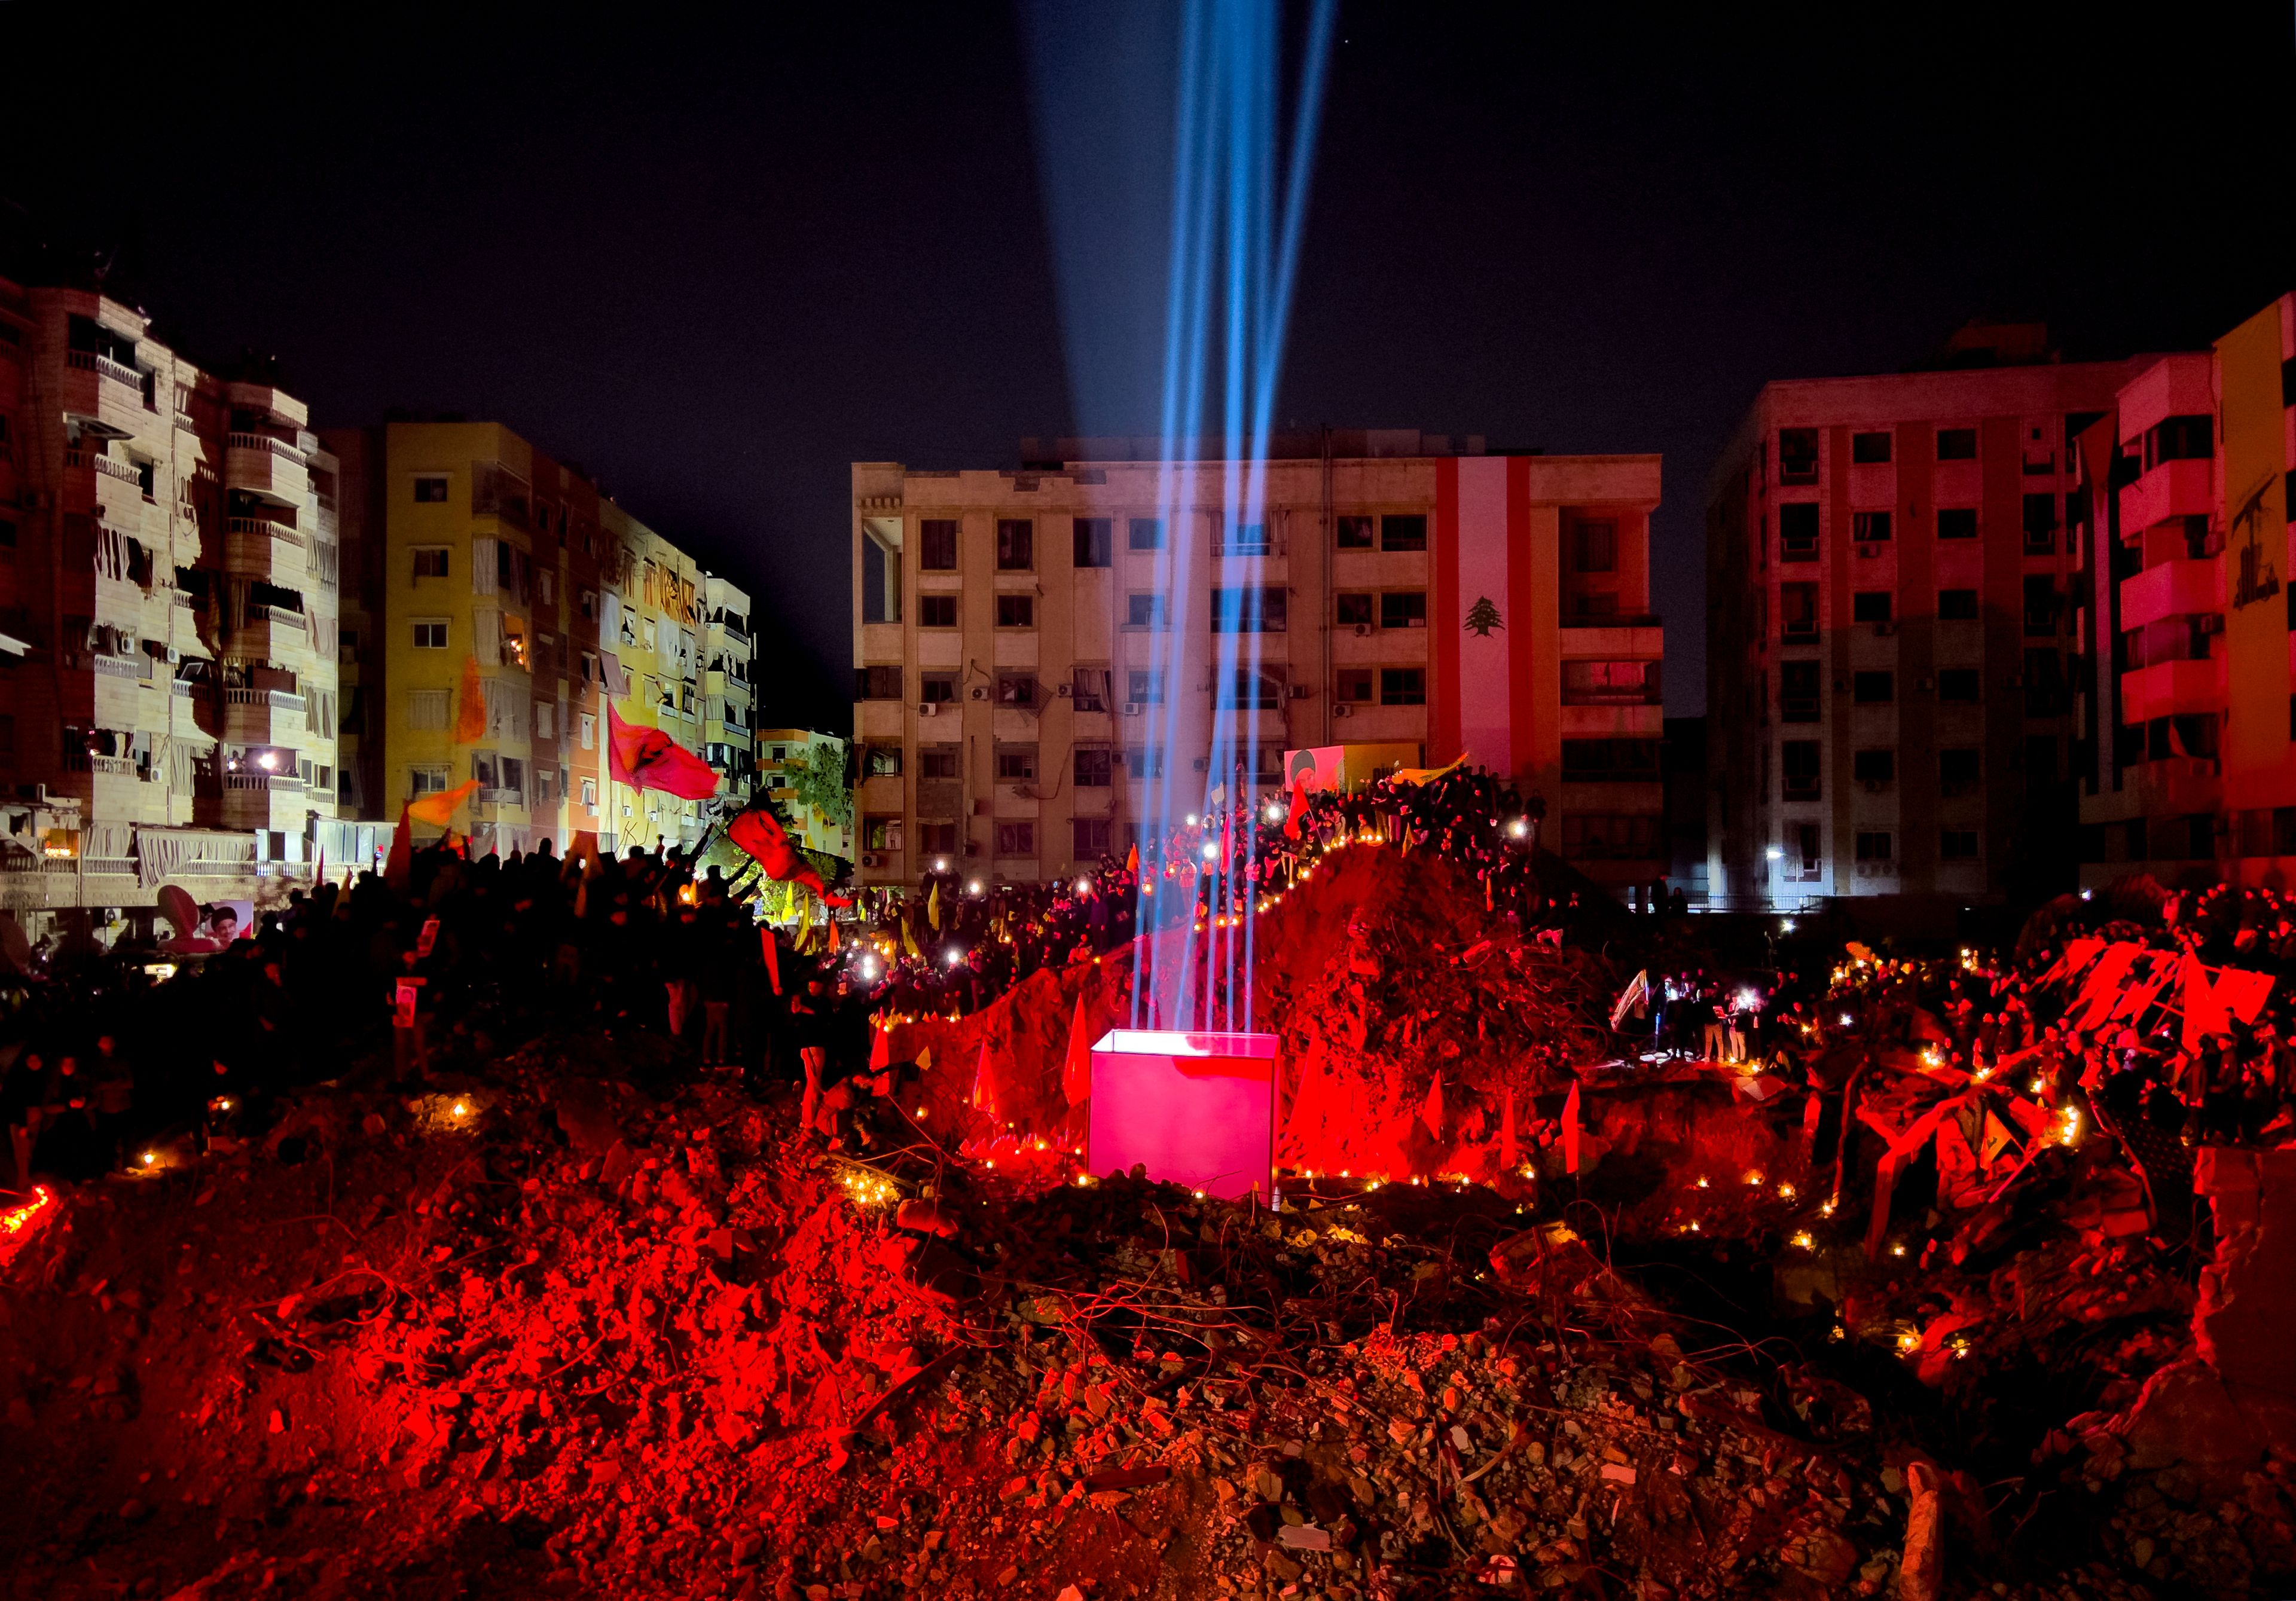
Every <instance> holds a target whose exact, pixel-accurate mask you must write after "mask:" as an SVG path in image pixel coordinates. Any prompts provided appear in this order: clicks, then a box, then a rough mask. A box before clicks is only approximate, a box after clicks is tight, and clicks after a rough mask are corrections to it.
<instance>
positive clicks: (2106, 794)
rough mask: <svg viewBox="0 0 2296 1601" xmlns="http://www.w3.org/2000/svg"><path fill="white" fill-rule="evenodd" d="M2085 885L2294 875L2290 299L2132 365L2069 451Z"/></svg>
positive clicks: (2294, 301) (2293, 362)
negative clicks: (2205, 339) (2137, 877)
mask: <svg viewBox="0 0 2296 1601" xmlns="http://www.w3.org/2000/svg"><path fill="white" fill-rule="evenodd" d="M2077 447H2078V452H2079V456H2078V461H2077V464H2076V465H2077V467H2078V469H2079V492H2078V494H2077V495H2076V497H2075V500H2076V504H2077V508H2078V512H2079V527H2078V530H2077V532H2078V534H2079V538H2080V541H2081V549H2082V554H2083V560H2082V565H2081V568H2080V570H2079V572H2077V573H2076V574H2075V575H2074V576H2075V579H2076V594H2075V597H2074V602H2073V604H2074V607H2075V611H2074V613H2073V620H2074V625H2075V629H2076V632H2077V636H2078V637H2079V642H2080V656H2079V660H2080V661H2082V663H2083V664H2084V665H2085V668H2086V669H2087V670H2085V671H2084V672H2083V674H2082V676H2081V679H2080V682H2079V684H2078V685H2077V686H2076V692H2077V699H2076V702H2075V707H2076V717H2077V718H2078V720H2079V728H2078V744H2077V747H2076V748H2077V750H2078V751H2079V753H2080V763H2079V779H2080V788H2081V794H2080V834H2079V838H2080V843H2081V868H2080V877H2081V883H2083V884H2084V885H2085V886H2091V887H2095V886H2100V885H2103V884H2105V883H2111V882H2112V880H2113V879H2116V878H2119V877H2121V876H2123V875H2125V874H2130V873H2139V872H2142V873H2149V874H2152V875H2153V877H2154V878H2156V879H2158V880H2160V882H2161V883H2164V884H2171V885H2177V884H2200V883H2218V882H2231V883H2250V884H2271V885H2273V886H2275V887H2284V886H2285V885H2286V884H2287V883H2289V882H2290V878H2291V874H2292V869H2296V738H2292V736H2296V667H2292V652H2296V591H2292V590H2291V588H2290V587H2289V580H2290V579H2291V577H2292V576H2296V562H2292V561H2291V556H2292V554H2296V550H2292V533H2296V525H2292V523H2291V521H2290V513H2291V510H2292V507H2291V497H2290V494H2289V488H2290V477H2291V473H2292V472H2296V295H2283V296H2282V297H2281V298H2280V299H2278V300H2275V301H2273V302H2272V303H2271V304H2270V305H2268V306H2267V307H2265V308H2263V309H2262V310H2260V311H2259V312H2258V313H2257V314H2256V315H2255V316H2251V317H2250V318H2249V319H2248V320H2246V321H2245V322H2243V323H2242V324H2240V326H2239V327H2237V328H2235V329H2233V330H2232V331H2231V332H2229V333H2226V335H2225V336H2224V337H2223V338H2222V339H2219V340H2218V341H2216V343H2215V346H2214V348H2213V349H2208V350H2198V351H2189V352H2180V353H2177V354H2175V355H2171V356H2165V357H2160V358H2158V359H2156V360H2150V361H2145V362H2142V363H2138V364H2136V368H2135V370H2134V371H2132V373H2131V374H2129V377H2128V381H2127V382H2125V383H2124V384H2123V385H2121V387H2120V389H2119V390H2116V391H2115V393H2114V395H2113V397H2112V406H2111V408H2110V409H2109V410H2108V411H2107V412H2106V414H2105V415H2103V416H2102V417H2100V418H2099V419H2097V420H2096V422H2095V423H2093V424H2092V425H2091V426H2090V427H2089V428H2088V429H2087V430H2086V431H2084V432H2083V433H2082V434H2081V435H2080V438H2079V440H2078V441H2077Z"/></svg>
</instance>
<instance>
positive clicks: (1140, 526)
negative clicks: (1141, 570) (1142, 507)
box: [1125, 517, 1164, 550]
mask: <svg viewBox="0 0 2296 1601" xmlns="http://www.w3.org/2000/svg"><path fill="white" fill-rule="evenodd" d="M1125 543H1126V545H1127V546H1129V547H1130V548H1132V549H1134V550H1161V549H1163V548H1164V520H1163V519H1162V518H1161V517H1135V518H1133V519H1132V520H1131V521H1130V523H1129V524H1128V526H1127V528H1126V530H1125Z"/></svg>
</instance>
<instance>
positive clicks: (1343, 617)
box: [1334, 588, 2296, 628]
mask: <svg viewBox="0 0 2296 1601" xmlns="http://www.w3.org/2000/svg"><path fill="white" fill-rule="evenodd" d="M2289 593H2290V594H2292V595H2296V588H2292V589H2291V590H2290V591H2289ZM1375 599H1376V597H1375V596H1374V595H1340V596H1338V597H1337V600H1336V604H1337V607H1338V614H1337V616H1336V618H1335V619H1334V620H1335V621H1336V622H1338V624H1339V626H1340V627H1341V628H1369V627H1371V620H1372V606H1373V603H1374V600H1375Z"/></svg>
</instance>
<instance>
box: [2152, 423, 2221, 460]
mask: <svg viewBox="0 0 2296 1601" xmlns="http://www.w3.org/2000/svg"><path fill="white" fill-rule="evenodd" d="M2215 454H2216V419H2215V418H2213V417H2210V416H2209V415H2206V414H2205V413H2202V414H2199V415H2193V416H2184V417H2163V418H2161V421H2159V422H2158V423H2154V424H2153V426H2152V427H2150V428H2148V429H2146V430H2145V431H2144V471H2145V472H2151V471H2152V470H2153V468H2155V467H2157V466H2159V465H2160V464H2161V463H2162V462H2183V461H2206V460H2208V459H2209V457H2210V456H2214V455H2215Z"/></svg>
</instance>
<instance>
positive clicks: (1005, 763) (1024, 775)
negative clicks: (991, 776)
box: [996, 745, 1037, 784]
mask: <svg viewBox="0 0 2296 1601" xmlns="http://www.w3.org/2000/svg"><path fill="white" fill-rule="evenodd" d="M1036 781H1037V747H1036V746H1034V745H999V746H997V747H996V782H997V783H999V784H1034V783H1035V782H1036Z"/></svg>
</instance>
